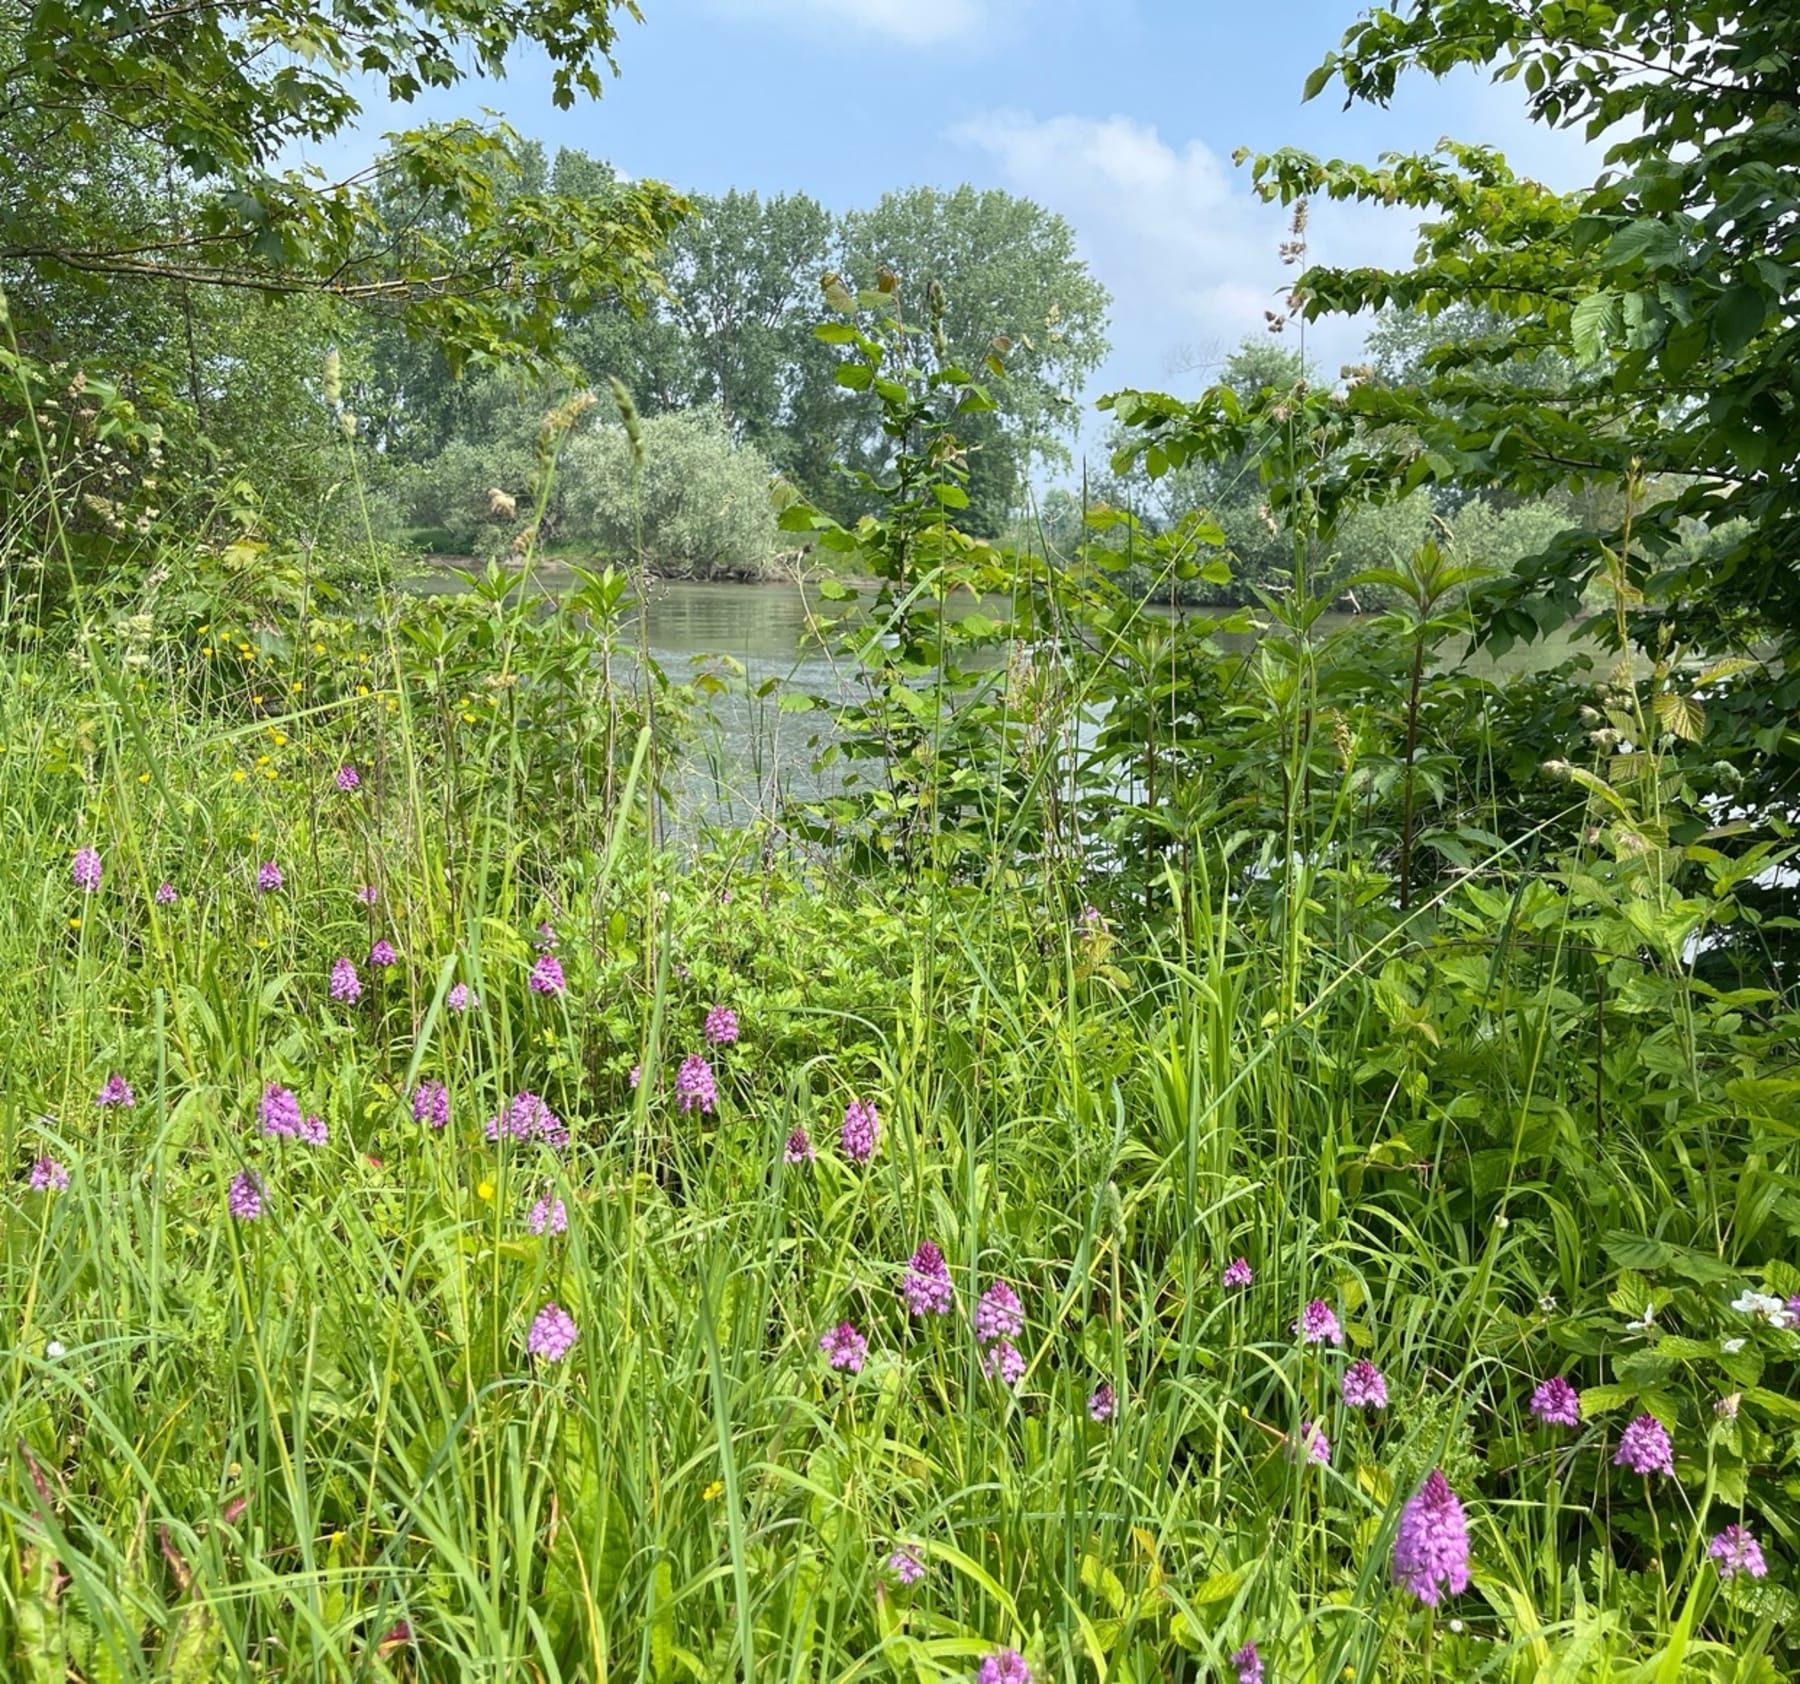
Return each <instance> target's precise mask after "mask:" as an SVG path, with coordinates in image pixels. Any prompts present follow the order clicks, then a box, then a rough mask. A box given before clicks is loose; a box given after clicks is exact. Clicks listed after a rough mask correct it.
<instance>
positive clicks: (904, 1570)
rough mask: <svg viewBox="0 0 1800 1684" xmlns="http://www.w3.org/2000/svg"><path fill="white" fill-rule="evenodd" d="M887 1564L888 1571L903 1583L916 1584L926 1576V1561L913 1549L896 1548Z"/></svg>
mask: <svg viewBox="0 0 1800 1684" xmlns="http://www.w3.org/2000/svg"><path fill="white" fill-rule="evenodd" d="M887 1564H888V1571H889V1572H890V1573H892V1574H893V1575H894V1577H895V1578H896V1579H897V1580H899V1582H900V1583H901V1584H903V1585H916V1584H917V1583H918V1582H919V1581H920V1580H921V1579H922V1578H924V1577H925V1563H924V1562H922V1561H921V1560H920V1559H919V1558H918V1557H917V1556H916V1555H914V1554H913V1552H912V1551H911V1550H895V1551H894V1553H893V1554H892V1555H890V1556H889V1557H888V1560H887Z"/></svg>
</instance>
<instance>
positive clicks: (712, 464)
mask: <svg viewBox="0 0 1800 1684" xmlns="http://www.w3.org/2000/svg"><path fill="white" fill-rule="evenodd" d="M642 426H643V446H644V460H643V466H642V469H641V470H640V471H639V472H638V473H637V474H636V475H635V476H634V473H633V464H632V452H631V442H630V440H629V439H628V438H627V437H626V433H625V429H624V428H623V427H622V426H616V425H615V426H609V427H599V428H595V429H594V430H592V431H589V432H586V433H583V434H581V435H579V436H577V437H576V438H573V439H571V440H570V441H569V444H568V446H567V447H566V448H565V449H564V451H563V456H562V461H561V463H560V465H559V467H558V469H557V481H558V485H557V493H556V497H555V501H556V504H557V519H556V525H555V537H556V539H557V541H558V542H561V543H569V544H580V545H591V546H592V548H593V549H594V551H595V553H597V554H598V555H601V556H605V557H608V558H611V559H628V558H630V557H632V556H633V555H634V554H635V553H636V551H637V546H638V541H639V539H638V533H639V525H638V523H639V517H640V513H641V518H642V545H643V557H644V560H645V561H646V563H648V565H649V566H650V567H651V569H652V570H653V571H655V572H657V573H660V574H662V575H664V576H665V577H667V578H672V579H708V578H731V579H755V578H762V577H764V576H765V575H767V574H768V573H770V572H771V571H772V570H773V567H774V563H775V557H776V555H777V553H778V551H779V549H780V539H779V536H778V533H777V529H776V525H775V505H774V501H773V499H772V497H771V494H770V488H771V485H772V482H773V477H774V474H773V469H772V468H771V467H770V464H769V461H768V458H767V457H765V456H764V455H763V454H762V452H761V451H759V450H757V449H755V448H754V447H753V446H750V445H743V444H736V443H734V442H733V441H732V438H731V434H730V432H729V431H728V430H727V428H726V425H725V418H724V417H723V416H722V415H721V414H720V413H719V411H717V410H716V409H697V410H687V411H683V412H679V413H675V414H669V415H656V416H651V417H650V418H648V419H647V420H645V421H644V422H643V423H642Z"/></svg>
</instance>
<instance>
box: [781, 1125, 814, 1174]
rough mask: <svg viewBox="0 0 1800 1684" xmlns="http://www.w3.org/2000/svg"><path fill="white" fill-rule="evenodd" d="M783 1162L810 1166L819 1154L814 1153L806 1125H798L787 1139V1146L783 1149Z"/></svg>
mask: <svg viewBox="0 0 1800 1684" xmlns="http://www.w3.org/2000/svg"><path fill="white" fill-rule="evenodd" d="M781 1156H782V1160H783V1162H785V1163H790V1164H810V1163H811V1162H812V1161H813V1159H814V1158H815V1157H817V1156H818V1154H817V1153H815V1152H814V1151H813V1143H812V1139H811V1137H810V1136H809V1135H808V1134H807V1132H806V1125H805V1124H804V1123H800V1124H797V1125H796V1126H795V1128H794V1130H793V1132H792V1133H791V1134H790V1135H789V1136H788V1137H787V1144H786V1145H785V1146H783V1147H782V1149H781Z"/></svg>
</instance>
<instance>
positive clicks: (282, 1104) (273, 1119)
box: [260, 1082, 300, 1134]
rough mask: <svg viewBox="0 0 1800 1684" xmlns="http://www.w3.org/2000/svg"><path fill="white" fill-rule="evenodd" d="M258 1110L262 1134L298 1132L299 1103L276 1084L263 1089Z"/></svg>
mask: <svg viewBox="0 0 1800 1684" xmlns="http://www.w3.org/2000/svg"><path fill="white" fill-rule="evenodd" d="M260 1109H261V1112H262V1129H263V1133H264V1134H298V1133H299V1132H300V1101H299V1100H297V1099H296V1098H295V1097H294V1096H293V1094H292V1093H290V1092H289V1091H288V1090H287V1089H286V1088H284V1087H282V1086H280V1085H279V1084H278V1083H275V1082H271V1083H270V1084H269V1085H268V1086H267V1087H266V1088H264V1089H263V1096H262V1106H261V1108H260Z"/></svg>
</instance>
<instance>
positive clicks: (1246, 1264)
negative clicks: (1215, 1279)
mask: <svg viewBox="0 0 1800 1684" xmlns="http://www.w3.org/2000/svg"><path fill="white" fill-rule="evenodd" d="M1254 1278H1255V1277H1254V1276H1253V1275H1252V1274H1251V1273H1250V1260H1249V1258H1247V1257H1234V1258H1232V1260H1231V1261H1230V1262H1229V1263H1227V1264H1226V1265H1225V1270H1224V1273H1223V1274H1221V1275H1220V1276H1219V1285H1220V1286H1222V1287H1226V1288H1227V1289H1231V1290H1235V1289H1237V1288H1239V1287H1245V1286H1248V1285H1249V1284H1250V1282H1251V1281H1252V1280H1253V1279H1254Z"/></svg>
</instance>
